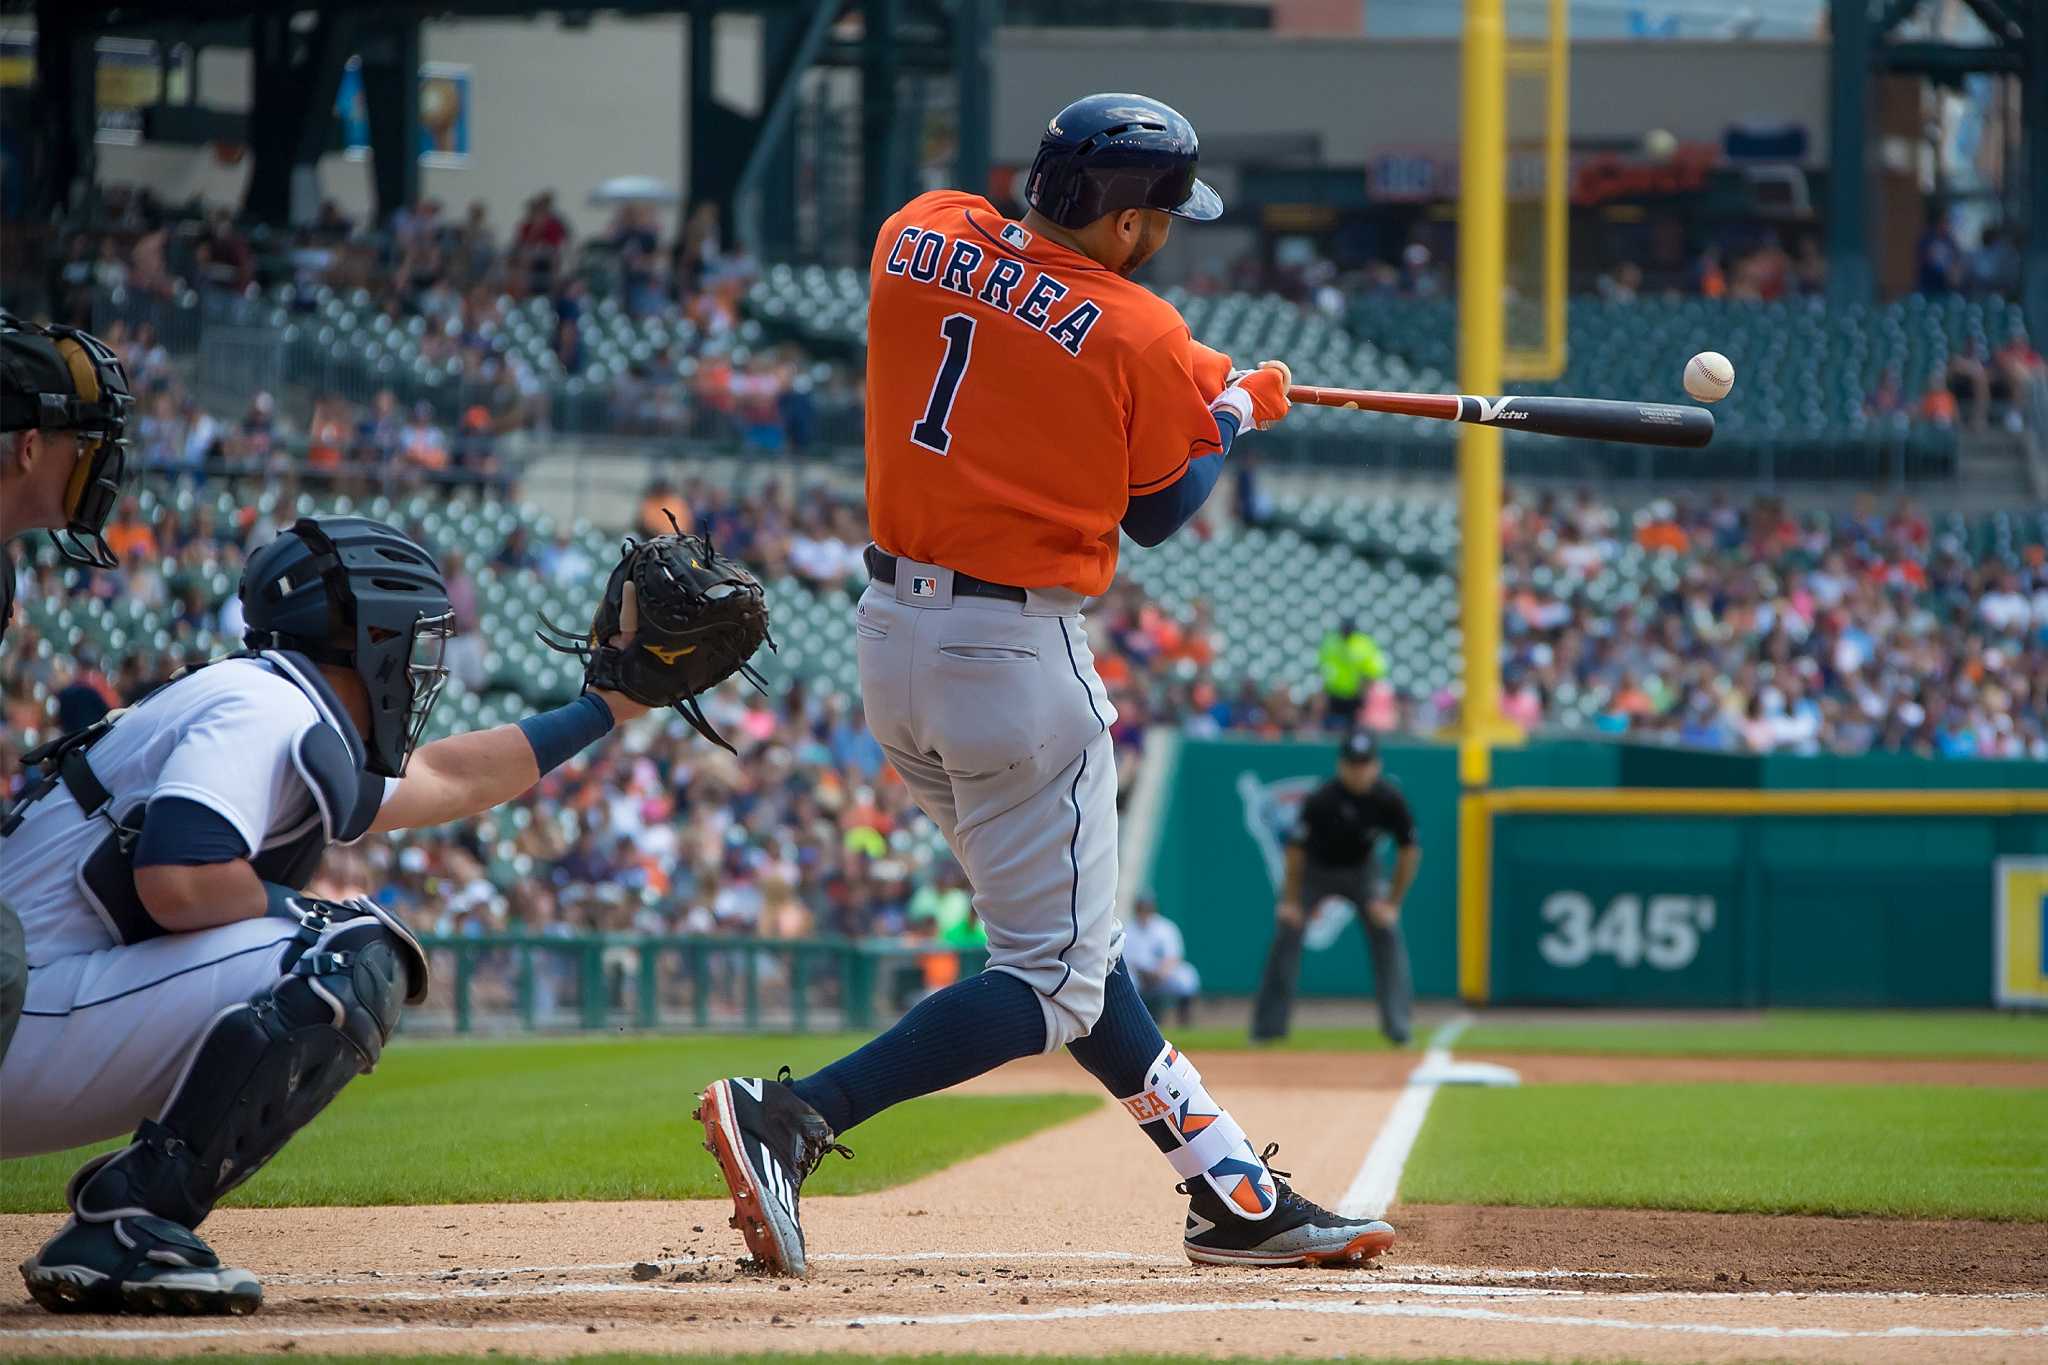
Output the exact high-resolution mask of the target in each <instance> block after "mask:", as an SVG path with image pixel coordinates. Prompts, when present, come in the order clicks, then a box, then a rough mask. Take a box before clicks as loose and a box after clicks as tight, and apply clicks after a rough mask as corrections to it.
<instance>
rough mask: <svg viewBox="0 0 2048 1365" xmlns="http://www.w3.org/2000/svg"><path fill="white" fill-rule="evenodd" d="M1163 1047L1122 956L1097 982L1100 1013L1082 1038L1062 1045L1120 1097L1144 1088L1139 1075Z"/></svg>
mask: <svg viewBox="0 0 2048 1365" xmlns="http://www.w3.org/2000/svg"><path fill="white" fill-rule="evenodd" d="M1165 1046H1166V1039H1165V1038H1163V1037H1161V1036H1160V1033H1159V1025H1158V1024H1156V1023H1154V1022H1153V1020H1152V1011H1150V1010H1148V1009H1146V1008H1145V1002H1144V1000H1143V999H1141V998H1140V997H1139V995H1138V986H1137V983H1136V982H1134V981H1132V980H1131V972H1130V968H1128V967H1126V966H1124V960H1123V959H1122V958H1118V959H1117V960H1116V968H1115V970H1113V971H1111V972H1110V974H1109V979H1108V980H1106V981H1105V982H1103V984H1102V1017H1101V1018H1100V1019H1097V1020H1096V1021H1095V1027H1094V1028H1092V1029H1090V1030H1089V1031H1088V1036H1087V1037H1086V1038H1076V1039H1075V1040H1074V1041H1073V1042H1071V1043H1068V1044H1067V1051H1068V1052H1070V1053H1072V1054H1073V1057H1074V1060H1075V1061H1077V1062H1079V1063H1080V1064H1081V1065H1082V1067H1083V1068H1085V1069H1086V1070H1087V1072H1088V1074H1089V1075H1091V1076H1093V1077H1094V1078H1095V1079H1096V1080H1098V1081H1101V1082H1102V1087H1103V1089H1105V1090H1107V1091H1109V1093H1110V1094H1112V1095H1114V1096H1116V1097H1117V1098H1118V1099H1122V1098H1123V1097H1124V1096H1126V1095H1135V1094H1137V1093H1138V1092H1139V1091H1140V1090H1143V1089H1144V1088H1145V1073H1146V1072H1147V1071H1149V1070H1151V1068H1152V1063H1153V1062H1155V1061H1157V1060H1158V1059H1159V1053H1160V1051H1161V1050H1162V1049H1164V1048H1165Z"/></svg>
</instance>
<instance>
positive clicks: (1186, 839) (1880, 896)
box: [1132, 740, 2048, 1006]
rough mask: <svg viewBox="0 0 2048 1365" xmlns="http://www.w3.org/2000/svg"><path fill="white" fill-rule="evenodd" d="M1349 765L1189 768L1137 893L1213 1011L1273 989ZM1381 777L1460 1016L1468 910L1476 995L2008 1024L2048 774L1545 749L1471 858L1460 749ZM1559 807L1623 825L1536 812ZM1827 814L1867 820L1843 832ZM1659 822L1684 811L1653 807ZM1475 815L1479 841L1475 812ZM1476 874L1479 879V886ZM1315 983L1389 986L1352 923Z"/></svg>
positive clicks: (1317, 943)
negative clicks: (2014, 934) (1301, 831)
mask: <svg viewBox="0 0 2048 1365" xmlns="http://www.w3.org/2000/svg"><path fill="white" fill-rule="evenodd" d="M1335 752H1336V750H1335V744H1334V742H1329V743H1317V742H1278V743H1262V742H1251V741H1238V740H1183V741H1182V742H1181V743H1180V745H1179V746H1178V755H1177V758H1176V761H1175V769H1174V772H1173V773H1172V775H1171V778H1170V780H1169V782H1168V784H1167V791H1166V794H1165V796H1164V798H1163V801H1162V806H1161V810H1160V814H1159V821H1158V826H1157V830H1156V838H1155V839H1154V840H1153V843H1152V846H1151V848H1150V850H1149V853H1148V854H1147V855H1145V856H1144V857H1143V859H1142V871H1143V875H1144V879H1145V882H1146V884H1147V885H1149V886H1150V888H1151V889H1152V890H1153V891H1154V893H1155V894H1156V895H1157V896H1158V898H1159V902H1160V905H1161V908H1162V909H1163V910H1164V911H1165V912H1166V913H1167V914H1168V915H1170V916H1171V917H1173V918H1174V919H1175V920H1176V921H1177V922H1178V923H1179V924H1180V926H1181V928H1182V931H1183V934H1184V935H1185V937H1186V940H1187V949H1188V957H1189V959H1190V960H1191V961H1193V962H1194V963H1195V964H1196V965H1197V966H1198V967H1199V968H1200V970H1201V972H1202V976H1203V986H1204V989H1205V991H1206V992H1208V993H1211V994H1247V993H1250V992H1251V991H1253V990H1255V989H1256V988H1257V985H1258V979H1259V973H1260V970H1261V968H1262V966H1263V964H1264V959H1265V953H1266V948H1267V945H1268V943H1269V941H1270V939H1271V934H1272V902H1273V897H1274V888H1275V884H1276V880H1277V877H1278V873H1279V856H1280V838H1281V831H1282V830H1283V829H1284V828H1285V826H1286V824H1287V821H1288V818H1289V816H1290V814H1291V812H1292V810H1293V809H1294V807H1295V805H1296V804H1297V803H1298V802H1299V801H1300V799H1301V798H1302V796H1303V795H1305V794H1306V792H1307V791H1308V790H1309V789H1310V788H1311V787H1313V786H1314V784H1315V783H1316V782H1318V781H1320V780H1321V779H1322V778H1323V777H1324V776H1325V775H1327V774H1328V773H1329V772H1330V771H1331V768H1332V765H1333V763H1334V760H1335ZM1386 764H1387V769H1388V772H1389V773H1390V774H1391V775H1392V776H1393V777H1394V779H1395V780H1396V781H1397V782H1399V783H1400V784H1401V787H1402V789H1403V791H1404V792H1406V793H1407V795H1408V798H1409V801H1410V803H1411V804H1412V805H1413V807H1414V809H1415V814H1416V824H1417V830H1418V834H1419V837H1420V839H1421V841H1422V844H1423V849H1424V853H1423V865H1422V874H1421V877H1420V878H1419V880H1418V881H1417V883H1416V886H1415V889H1414V891H1413V892H1412V893H1411V894H1410V896H1409V899H1408V904H1407V909H1406V913H1405V915H1404V917H1403V920H1404V924H1405V925H1406V927H1407V931H1408V939H1409V947H1410V953H1411V957H1412V960H1413V965H1414V970H1415V978H1416V988H1417V990H1418V991H1419V992H1420V993H1422V994H1425V995H1436V996H1448V995H1453V994H1457V993H1459V990H1460V984H1461V980H1460V969H1459V958H1460V945H1461V929H1460V899H1461V890H1470V891H1471V892H1472V894H1471V895H1470V896H1468V897H1467V898H1466V906H1465V915H1466V921H1467V924H1466V928H1465V930H1464V935H1465V937H1464V945H1465V947H1464V951H1465V952H1466V953H1467V955H1468V957H1469V956H1470V955H1472V954H1474V953H1475V952H1476V954H1477V966H1478V967H1479V970H1477V971H1476V972H1475V971H1474V969H1473V968H1474V964H1473V963H1471V962H1468V965H1467V970H1466V973H1465V981H1464V984H1465V986H1466V989H1465V991H1464V993H1465V994H1466V995H1467V997H1468V998H1475V999H1488V1000H1491V1001H1494V1002H1499V1003H1510V1002H1529V1003H1537V1002H1541V1003H1584V1004H1598V1005H1673V1006H1760V1005H1930V1006H1932V1005H1940V1006H1983V1005H1988V1004H1990V1003H1992V996H1993V965H1994V956H1995V949H1994V942H1993V937H1994V929H1993V906H1994V903H1995V901H1996V898H1997V891H1996V888H1995V885H1994V871H1995V870H1996V869H1998V868H1999V860H2000V859H2001V858H2008V859H2010V858H2019V857H2024V856H2027V855H2033V856H2036V857H2038V856H2040V855H2048V764H2034V763H1990V762H1984V763H1974V762H1960V761H1959V762H1949V761H1930V760H1922V759H1912V758H1899V757H1890V756H1877V757H1869V758H1855V759H1848V758H1795V757H1758V756H1751V755H1730V754H1715V753H1700V752H1692V751H1683V750H1671V749H1663V748H1649V747H1643V746H1633V745H1624V744H1603V743H1590V742H1539V743H1531V744H1529V745H1526V746H1523V747H1520V748H1516V749H1509V750H1503V751H1500V752H1498V753H1496V754H1495V755H1494V758H1493V765H1492V768H1493V774H1492V775H1493V781H1492V784H1491V788H1490V790H1491V792H1493V793H1495V794H1496V795H1497V796H1498V799H1499V801H1500V803H1501V804H1500V808H1499V809H1497V810H1496V809H1491V808H1488V809H1486V811H1485V814H1484V815H1483V817H1482V823H1483V829H1481V830H1479V831H1478V833H1479V834H1480V835H1482V836H1483V837H1482V838H1481V841H1480V843H1479V844H1478V845H1476V846H1474V845H1469V844H1468V846H1467V847H1465V848H1464V849H1463V850H1462V852H1463V853H1464V855H1465V856H1463V857H1461V844H1460V797H1461V795H1463V794H1464V793H1462V792H1461V789H1460V786H1459V782H1458V764H1457V754H1456V750H1455V749H1454V748H1452V747H1450V746H1448V745H1433V744H1398V743H1389V744H1388V745H1387V747H1386ZM1550 792H1560V793H1564V794H1565V795H1563V796H1560V797H1558V798H1556V799H1558V800H1566V799H1569V797H1570V795H1571V794H1572V793H1577V794H1578V795H1579V796H1581V797H1582V798H1586V799H1589V800H1591V801H1595V802H1601V803H1605V804H1606V805H1611V806H1614V807H1616V809H1604V808H1603V809H1597V810H1593V809H1589V810H1569V811H1549V810H1544V809H1540V808H1527V807H1528V806H1530V805H1534V806H1538V807H1540V805H1541V804H1542V802H1544V801H1547V800H1550V799H1552V798H1550V797H1549V796H1548V795H1546V794H1547V793H1550ZM1603 793H1604V794H1606V795H1596V794H1603ZM1636 793H1656V794H1657V795H1656V796H1654V797H1652V796H1648V795H1645V796H1641V797H1637V796H1635V795H1634V794H1636ZM1830 793H1838V794H1848V795H1844V796H1842V797H1841V798H1840V799H1841V800H1842V801H1846V802H1855V803H1859V808H1858V809H1856V810H1854V811H1852V812H1848V813H1835V812H1830V811H1829V810H1828V809H1827V802H1828V800H1829V797H1828V794H1830ZM1970 793H1981V794H1983V795H1982V796H1981V797H1978V796H1971V795H1969V794H1970ZM1944 794H1954V795H1944ZM2007 794H2012V795H2010V796H2009V795H2007ZM1515 795H1519V797H1521V798H1524V800H1522V801H1519V802H1518V801H1517V800H1516V799H1515ZM1610 798H1611V799H1610ZM1660 801H1661V802H1662V803H1663V804H1664V805H1666V806H1672V807H1674V808H1673V809H1649V808H1648V807H1650V806H1652V805H1655V804H1656V803H1658V802H1660ZM1687 802H1692V803H1695V804H1706V805H1712V806H1714V807H1715V808H1714V809H1703V810H1692V809H1685V808H1683V807H1684V803H1687ZM1943 803H1946V805H1944V804H1943ZM1466 805H1467V811H1468V818H1470V812H1471V811H1472V810H1474V809H1477V808H1478V807H1477V806H1475V804H1474V803H1472V802H1467V803H1466ZM1809 812H1810V813H1809ZM1471 837H1472V832H1471V831H1468V840H1469V839H1470V838H1471ZM1475 860H1476V861H1475ZM1384 861H1385V860H1384V859H1383V862H1384ZM1461 864H1462V865H1463V866H1464V867H1466V868H1468V869H1474V870H1476V873H1477V875H1476V876H1475V875H1473V873H1472V872H1468V873H1467V874H1466V875H1465V876H1464V877H1463V878H1461ZM1138 870H1139V869H1132V871H1134V872H1135V871H1138ZM1461 880H1462V881H1470V882H1472V883H1473V886H1472V887H1470V888H1464V887H1461ZM1475 920H1476V921H1478V922H1476V923H1475V922H1474V921H1475ZM1303 961H1304V965H1303V975H1302V984H1303V989H1304V991H1305V993H1307V994H1311V995H1322V996H1345V995H1357V994H1360V993H1362V992H1364V991H1367V990H1369V989H1370V986H1371V975H1370V968H1369V967H1368V965H1367V962H1366V953H1365V949H1364V944H1363V942H1362V938H1361V935H1360V931H1359V929H1358V926H1357V925H1356V923H1355V922H1351V921H1350V919H1349V918H1348V917H1344V916H1337V915H1330V914H1325V915H1324V916H1323V917H1322V918H1321V919H1320V920H1319V921H1318V923H1317V928H1316V929H1315V930H1314V931H1312V933H1311V936H1310V951H1308V952H1307V953H1305V954H1304V959H1303ZM1475 982H1476V983H1477V987H1476V990H1475V989H1474V983H1475Z"/></svg>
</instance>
